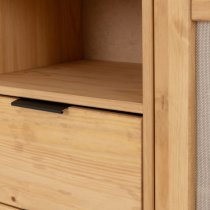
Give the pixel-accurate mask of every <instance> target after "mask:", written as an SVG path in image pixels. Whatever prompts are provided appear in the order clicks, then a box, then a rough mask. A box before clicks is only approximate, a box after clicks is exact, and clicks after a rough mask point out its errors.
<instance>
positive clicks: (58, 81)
mask: <svg viewBox="0 0 210 210" xmlns="http://www.w3.org/2000/svg"><path fill="white" fill-rule="evenodd" d="M0 94H3V95H10V96H16V97H25V98H33V99H40V100H48V101H56V102H61V103H68V104H76V105H81V106H89V107H96V108H103V109H111V110H118V111H126V112H134V113H142V65H141V64H132V63H117V62H103V61H88V60H80V61H74V62H69V63H63V64H59V65H53V66H48V67H44V68H35V69H30V70H24V71H18V72H12V73H5V74H1V75H0Z"/></svg>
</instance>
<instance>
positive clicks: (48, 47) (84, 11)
mask: <svg viewBox="0 0 210 210" xmlns="http://www.w3.org/2000/svg"><path fill="white" fill-rule="evenodd" d="M0 8H1V13H0V45H1V46H2V47H1V48H0V94H2V95H9V96H16V97H24V98H32V99H39V100H46V101H55V102H62V103H69V104H75V105H82V106H89V107H97V108H103V109H111V110H118V111H126V112H134V113H142V112H143V110H142V102H143V96H142V64H141V63H142V50H141V48H142V47H141V46H142V41H141V0H133V1H124V0H30V1H25V0H19V1H15V0H10V1H8V0H3V1H1V2H0ZM96 60H103V61H96Z"/></svg>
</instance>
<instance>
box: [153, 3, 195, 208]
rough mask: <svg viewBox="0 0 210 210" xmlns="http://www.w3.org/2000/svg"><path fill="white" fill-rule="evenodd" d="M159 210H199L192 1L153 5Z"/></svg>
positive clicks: (157, 200) (157, 205)
mask: <svg viewBox="0 0 210 210" xmlns="http://www.w3.org/2000/svg"><path fill="white" fill-rule="evenodd" d="M154 2H155V6H154V7H155V19H154V20H155V174H156V177H155V180H156V181H155V182H156V184H155V191H156V192H155V202H156V210H194V209H195V189H194V186H195V175H194V165H195V151H194V150H195V116H196V113H195V65H194V63H195V62H194V60H195V53H194V51H195V48H194V45H195V26H194V23H193V22H192V20H191V0H155V1H154Z"/></svg>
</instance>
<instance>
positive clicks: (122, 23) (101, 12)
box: [83, 0, 142, 63]
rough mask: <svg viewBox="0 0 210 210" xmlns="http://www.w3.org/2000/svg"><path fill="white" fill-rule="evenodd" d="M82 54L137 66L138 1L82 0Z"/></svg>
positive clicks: (139, 57)
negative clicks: (132, 63)
mask: <svg viewBox="0 0 210 210" xmlns="http://www.w3.org/2000/svg"><path fill="white" fill-rule="evenodd" d="M83 41H84V55H85V58H88V59H97V60H111V61H122V62H134V63H139V62H141V60H142V50H141V0H83Z"/></svg>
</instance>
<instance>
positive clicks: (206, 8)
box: [192, 0, 210, 21]
mask: <svg viewBox="0 0 210 210" xmlns="http://www.w3.org/2000/svg"><path fill="white" fill-rule="evenodd" d="M192 19H193V20H196V21H199V20H200V21H209V20H210V0H192Z"/></svg>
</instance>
